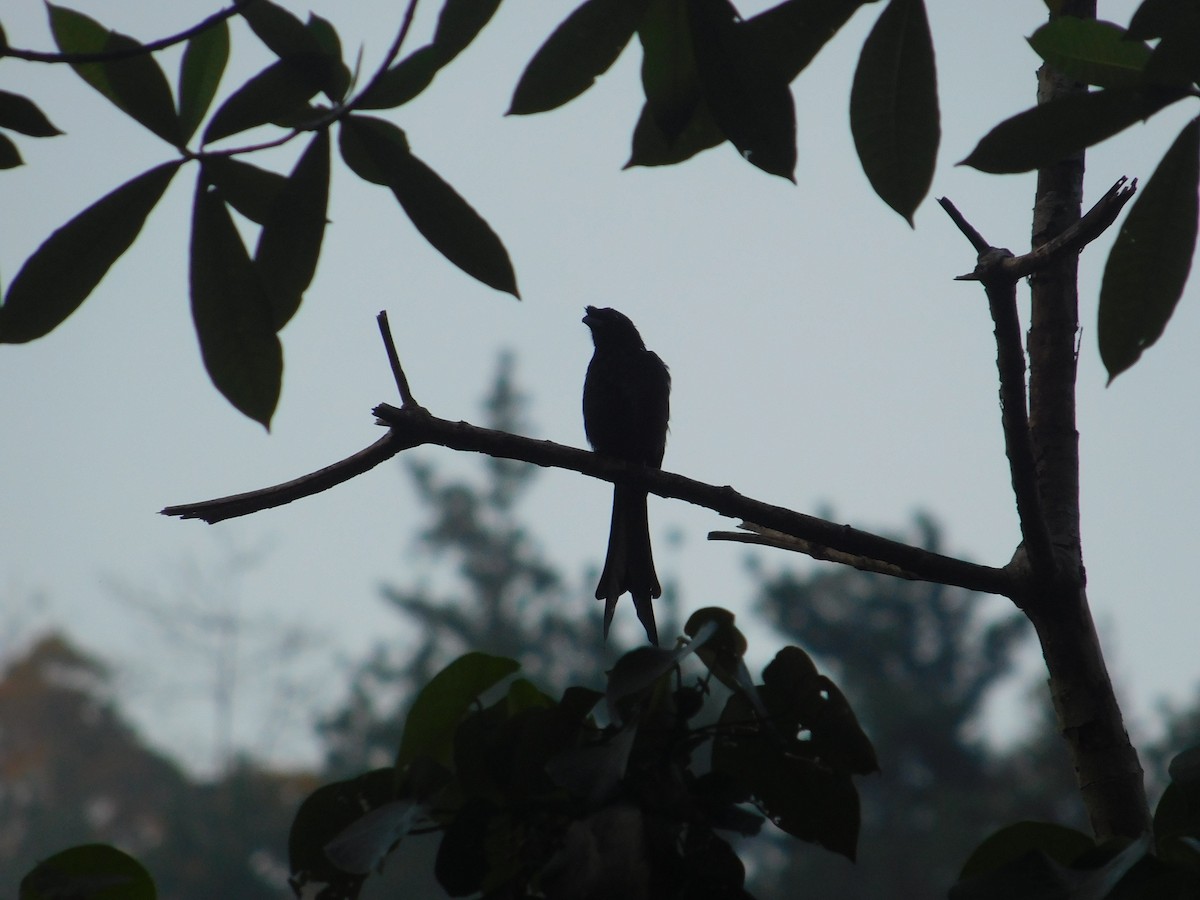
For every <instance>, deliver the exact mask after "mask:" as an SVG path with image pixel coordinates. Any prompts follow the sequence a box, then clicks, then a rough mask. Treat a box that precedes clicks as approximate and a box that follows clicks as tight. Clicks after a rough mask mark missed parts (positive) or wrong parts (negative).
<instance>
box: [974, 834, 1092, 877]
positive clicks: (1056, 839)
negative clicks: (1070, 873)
mask: <svg viewBox="0 0 1200 900" xmlns="http://www.w3.org/2000/svg"><path fill="white" fill-rule="evenodd" d="M1095 847H1096V842H1095V841H1093V840H1092V839H1091V838H1090V837H1088V836H1087V835H1086V834H1084V833H1083V832H1081V831H1077V830H1076V829H1074V828H1068V827H1067V826H1065V825H1057V824H1054V823H1051V822H1017V823H1016V824H1013V825H1006V826H1005V827H1004V828H1001V829H1000V830H999V831H997V832H995V833H994V834H992V835H990V836H989V837H987V838H986V839H985V840H984V841H983V843H982V844H980V845H979V846H978V847H976V848H975V850H974V851H973V852H972V853H971V856H970V857H969V858H968V859H967V861H966V863H965V864H964V865H963V868H962V872H961V873H960V874H959V878H960V879H966V878H975V877H977V876H980V875H986V874H987V873H989V872H995V871H996V870H998V869H1000V868H1002V867H1003V866H1006V865H1008V864H1009V863H1012V862H1015V861H1017V860H1019V859H1020V858H1021V857H1023V856H1025V855H1026V854H1027V853H1030V852H1032V851H1038V852H1040V853H1044V854H1046V856H1048V857H1049V858H1050V859H1052V860H1054V861H1055V862H1057V863H1059V864H1061V865H1064V866H1067V865H1070V864H1071V863H1073V862H1074V861H1075V860H1077V859H1078V858H1079V857H1081V856H1083V855H1084V854H1085V853H1088V852H1090V851H1092V850H1094V849H1095Z"/></svg>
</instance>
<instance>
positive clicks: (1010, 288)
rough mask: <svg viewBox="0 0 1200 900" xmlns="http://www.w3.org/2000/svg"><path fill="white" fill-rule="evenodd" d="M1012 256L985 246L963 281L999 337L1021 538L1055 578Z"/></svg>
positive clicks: (964, 226)
mask: <svg viewBox="0 0 1200 900" xmlns="http://www.w3.org/2000/svg"><path fill="white" fill-rule="evenodd" d="M939 202H941V204H942V207H943V208H944V209H945V210H946V212H947V214H949V215H950V217H951V218H952V219H953V220H954V222H955V224H956V225H958V227H959V229H960V230H961V231H962V232H963V234H965V235H967V237H968V239H970V240H971V243H972V245H973V246H975V247H976V249H979V244H980V243H981V242H983V238H982V237H981V236H980V235H979V232H978V231H976V230H975V229H974V228H973V227H972V226H971V225H970V223H968V222H967V220H966V218H965V217H964V216H963V215H962V213H960V212H959V211H958V210H957V209H956V208H955V207H954V204H952V203H951V202H950V201H949V200H946V199H944V198H943V200H941V201H939ZM1013 258H1014V257H1013V255H1012V252H1011V251H1009V250H1004V249H1002V248H998V247H985V248H984V249H983V250H982V251H980V253H979V260H978V262H977V264H976V266H975V271H974V272H972V273H971V274H970V275H963V276H959V278H958V279H957V280H960V281H968V280H969V281H979V282H981V283H982V284H983V289H984V292H985V293H986V294H987V298H988V309H989V311H990V312H991V315H992V323H993V325H994V326H995V332H994V333H995V336H996V368H997V370H998V371H999V375H1000V421H1001V428H1002V429H1003V432H1004V451H1005V453H1006V454H1007V456H1008V467H1009V475H1010V478H1011V479H1012V487H1013V496H1014V498H1015V499H1016V504H1017V517H1018V520H1019V521H1020V524H1021V537H1022V539H1023V540H1024V546H1025V552H1026V554H1027V555H1028V557H1029V564H1030V566H1031V567H1032V568H1033V570H1034V572H1035V573H1036V574H1038V575H1042V576H1045V577H1047V578H1048V579H1051V580H1052V579H1053V577H1054V572H1055V569H1056V566H1057V562H1056V560H1055V557H1054V545H1053V544H1052V543H1051V540H1050V528H1049V526H1048V524H1047V522H1046V516H1045V512H1044V510H1043V509H1042V500H1041V494H1040V492H1039V490H1038V481H1037V465H1036V463H1035V461H1034V456H1033V439H1032V437H1031V435H1030V433H1029V412H1028V405H1027V402H1028V401H1027V399H1026V392H1025V346H1024V344H1023V343H1022V340H1021V321H1020V316H1019V315H1018V313H1017V280H1018V279H1017V277H1014V276H1013V275H1012V273H1011V272H1010V271H1009V268H1008V266H1009V264H1010V263H1011V262H1012V261H1013Z"/></svg>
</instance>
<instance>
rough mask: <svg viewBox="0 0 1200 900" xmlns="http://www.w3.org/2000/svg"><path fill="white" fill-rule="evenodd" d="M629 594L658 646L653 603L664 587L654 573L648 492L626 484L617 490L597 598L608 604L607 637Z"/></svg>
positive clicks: (647, 630)
mask: <svg viewBox="0 0 1200 900" xmlns="http://www.w3.org/2000/svg"><path fill="white" fill-rule="evenodd" d="M626 591H628V592H629V593H630V594H631V595H632V596H633V607H634V609H635V610H636V611H637V617H638V619H640V620H641V622H642V626H643V627H644V628H645V629H646V636H647V637H648V638H649V639H650V642H651V643H652V644H657V643H658V626H657V625H656V624H655V622H654V605H653V604H652V603H651V602H650V601H651V600H653V599H655V598H657V597H661V596H662V586H661V585H659V583H658V575H657V573H656V572H655V571H654V553H653V551H652V549H651V547H650V523H649V519H648V517H647V511H646V492H645V491H642V490H638V489H637V488H631V487H628V486H626V485H620V484H619V485H617V486H616V487H615V488H614V490H613V510H612V524H611V526H610V528H609V532H608V555H607V556H606V557H605V559H604V571H603V572H602V573H601V575H600V584H599V585H598V586H597V587H596V599H598V600H603V601H604V636H605V638H607V637H608V629H609V626H610V625H611V624H612V618H613V612H614V611H615V610H616V608H617V600H618V599H619V598H620V596H621V595H622V594H623V593H625V592H626Z"/></svg>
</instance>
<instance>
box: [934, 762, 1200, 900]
mask: <svg viewBox="0 0 1200 900" xmlns="http://www.w3.org/2000/svg"><path fill="white" fill-rule="evenodd" d="M1169 774H1170V776H1171V782H1170V784H1169V785H1168V786H1167V789H1166V791H1165V792H1164V793H1163V796H1162V799H1161V800H1159V803H1158V807H1157V808H1156V810H1155V812H1154V828H1153V833H1151V834H1146V835H1144V836H1143V837H1142V838H1140V839H1138V840H1133V841H1131V840H1112V841H1107V842H1104V843H1102V844H1099V845H1098V844H1097V843H1096V842H1095V841H1094V840H1093V839H1092V838H1091V837H1090V836H1088V835H1087V834H1084V833H1083V832H1081V831H1077V830H1076V829H1073V828H1067V827H1065V826H1062V825H1054V824H1050V823H1048V822H1020V823H1018V824H1015V825H1009V826H1007V827H1005V828H1002V829H1000V830H999V831H997V832H996V833H995V834H993V835H991V836H990V837H989V838H987V839H986V840H985V841H984V842H983V843H982V844H980V845H979V847H978V848H976V850H975V852H974V853H972V854H971V857H970V858H969V859H968V860H967V862H966V864H965V865H964V866H963V870H962V873H961V875H960V876H959V881H958V883H957V884H956V885H955V886H954V887H953V888H952V889H951V891H950V897H951V900H987V898H993V897H1016V896H1020V897H1029V898H1033V900H1060V898H1061V900H1067V898H1083V897H1086V898H1089V900H1102V898H1111V900H1142V898H1145V900H1149V898H1163V897H1180V898H1183V897H1195V896H1197V895H1198V894H1200V747H1192V748H1190V749H1188V750H1185V751H1183V752H1182V753H1180V754H1179V755H1177V756H1176V757H1175V758H1174V759H1173V760H1172V761H1171V764H1170V767H1169Z"/></svg>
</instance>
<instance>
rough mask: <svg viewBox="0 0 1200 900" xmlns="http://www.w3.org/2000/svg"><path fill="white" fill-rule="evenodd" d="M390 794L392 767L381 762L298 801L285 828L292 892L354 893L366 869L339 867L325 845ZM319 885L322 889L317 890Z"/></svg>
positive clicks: (345, 898)
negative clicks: (381, 767)
mask: <svg viewBox="0 0 1200 900" xmlns="http://www.w3.org/2000/svg"><path fill="white" fill-rule="evenodd" d="M395 796H396V791H395V771H394V770H393V769H391V768H386V769H376V770H374V771H372V772H368V773H366V774H365V775H360V776H359V777H358V778H354V779H352V780H350V781H337V782H334V783H333V784H327V785H324V786H323V787H319V788H317V789H316V790H315V791H313V793H311V794H310V795H309V796H308V797H307V798H306V799H305V801H304V802H303V803H301V804H300V809H299V810H298V811H297V812H296V818H295V820H293V822H292V828H291V832H290V833H289V834H288V864H289V867H290V868H291V871H292V878H291V882H292V886H293V888H295V889H296V892H297V895H298V896H314V897H316V896H319V897H338V898H343V900H350V898H354V897H357V896H358V892H359V891H360V890H361V889H362V884H363V881H364V880H365V879H366V875H365V874H364V873H362V872H347V871H345V870H344V869H341V868H339V867H338V866H337V865H336V864H335V863H334V862H333V861H331V860H330V859H329V856H328V854H327V852H326V848H327V847H328V846H329V845H330V843H331V842H334V841H336V839H337V838H338V836H339V835H342V834H344V832H345V831H346V829H348V828H350V827H351V826H353V825H354V823H356V822H359V821H361V820H362V819H363V817H364V816H367V815H370V814H371V812H373V811H374V810H377V809H381V808H384V807H386V806H387V805H388V804H389V803H392V802H393V801H394V800H395ZM335 855H336V854H335ZM306 887H307V888H308V892H305V891H304V889H305V888H306ZM319 888H323V889H321V890H319V892H318V889H319Z"/></svg>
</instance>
